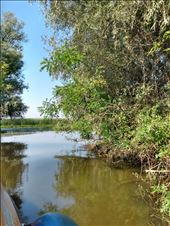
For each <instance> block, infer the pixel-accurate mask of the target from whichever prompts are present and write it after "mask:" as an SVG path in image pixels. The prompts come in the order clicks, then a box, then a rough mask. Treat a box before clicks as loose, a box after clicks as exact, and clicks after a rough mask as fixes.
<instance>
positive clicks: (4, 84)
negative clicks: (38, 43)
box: [0, 13, 27, 118]
mask: <svg viewBox="0 0 170 226" xmlns="http://www.w3.org/2000/svg"><path fill="white" fill-rule="evenodd" d="M23 27H24V24H23V22H20V21H18V20H17V18H16V17H15V16H14V15H13V14H12V13H5V14H4V15H3V16H2V21H1V34H0V39H1V56H0V61H1V87H0V88H1V117H11V118H12V117H20V116H22V115H23V114H24V113H25V112H26V111H27V106H26V105H25V104H23V102H22V98H21V94H22V93H23V90H24V89H25V88H27V86H26V85H25V84H24V76H23V74H22V69H23V64H24V63H23V60H22V58H23V46H22V44H23V42H25V41H26V37H25V34H24V32H23Z"/></svg>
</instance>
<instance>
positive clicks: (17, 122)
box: [1, 118, 65, 128]
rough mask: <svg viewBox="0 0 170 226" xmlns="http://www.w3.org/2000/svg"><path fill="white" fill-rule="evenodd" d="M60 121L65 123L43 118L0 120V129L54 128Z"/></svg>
mask: <svg viewBox="0 0 170 226" xmlns="http://www.w3.org/2000/svg"><path fill="white" fill-rule="evenodd" d="M60 121H64V123H65V119H44V118H42V119H41V118H21V119H1V128H9V127H10V128H13V127H55V125H57V124H58V123H59V122H60ZM60 123H61V122H60Z"/></svg>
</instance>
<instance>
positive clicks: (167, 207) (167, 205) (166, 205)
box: [152, 184, 170, 217]
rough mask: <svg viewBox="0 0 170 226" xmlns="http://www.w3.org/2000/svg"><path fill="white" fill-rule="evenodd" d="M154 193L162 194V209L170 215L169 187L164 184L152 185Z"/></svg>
mask: <svg viewBox="0 0 170 226" xmlns="http://www.w3.org/2000/svg"><path fill="white" fill-rule="evenodd" d="M152 193H153V194H157V195H161V200H159V201H160V202H161V209H160V210H161V212H162V213H167V214H168V216H169V217H170V191H169V189H168V187H167V186H165V185H164V184H162V185H155V186H152Z"/></svg>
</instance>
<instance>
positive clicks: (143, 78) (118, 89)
mask: <svg viewBox="0 0 170 226" xmlns="http://www.w3.org/2000/svg"><path fill="white" fill-rule="evenodd" d="M40 4H42V5H44V6H45V7H44V10H45V11H44V13H45V16H46V19H47V23H48V24H49V25H51V27H52V28H53V29H54V32H56V30H60V29H62V31H66V30H67V29H68V28H69V29H70V30H72V31H73V34H72V37H71V38H70V40H68V41H67V43H66V44H65V45H63V46H60V47H58V46H57V47H54V49H53V51H52V53H51V56H50V57H49V59H45V60H44V61H43V62H42V69H46V70H47V71H48V72H49V73H50V74H51V75H52V76H55V77H56V78H58V77H59V76H60V78H63V79H65V78H67V80H66V81H67V82H65V84H64V85H63V86H62V87H56V89H55V90H54V94H53V98H52V100H51V101H46V102H45V103H44V106H43V107H42V108H41V112H42V113H44V112H45V114H46V115H48V114H49V115H50V116H51V115H52V114H53V112H54V114H58V113H59V112H62V113H63V114H64V115H65V116H66V118H67V119H69V120H70V121H71V123H72V128H74V129H76V130H79V131H80V132H81V134H82V136H85V137H91V135H92V134H94V133H95V134H97V135H98V136H99V137H100V138H102V139H103V142H105V143H107V144H108V146H109V147H110V148H112V149H113V150H114V149H115V150H122V149H123V150H139V151H140V150H141V151H143V150H148V151H149V150H154V153H156V154H155V155H154V158H155V159H156V160H155V159H154V160H155V161H159V162H160V164H161V165H163V167H167V165H166V163H167V162H168V161H169V154H168V153H169V140H170V126H169V125H170V102H169V88H168V87H169V82H170V74H169V71H170V61H169V59H170V58H169V48H170V43H169V40H170V39H169V26H170V17H169V10H170V5H169V1H167V0H165V1H162V0H157V1H154V0H148V1H97V0H95V1H43V2H41V3H40ZM53 38H54V39H55V36H54V37H53ZM50 103H51V104H50ZM43 111H44V112H43ZM163 159H164V160H166V161H164V162H163ZM165 162H166V163H165ZM158 165H159V164H158ZM163 167H162V168H163ZM159 180H160V181H161V179H160V178H159V179H158V181H159ZM161 183H163V182H162V181H161ZM165 183H167V182H165ZM162 194H163V193H162ZM162 202H164V201H163V198H162ZM165 206H167V205H165ZM164 212H167V207H166V208H165V209H164Z"/></svg>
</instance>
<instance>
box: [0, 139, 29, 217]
mask: <svg viewBox="0 0 170 226" xmlns="http://www.w3.org/2000/svg"><path fill="white" fill-rule="evenodd" d="M26 149H27V145H26V144H24V143H14V142H9V143H2V144H1V151H0V154H1V183H2V184H3V186H4V187H5V188H6V190H7V191H8V192H9V194H10V195H11V197H12V199H13V200H14V202H15V204H16V206H17V208H18V210H21V207H22V190H21V189H18V188H19V187H21V185H22V184H23V179H22V178H23V173H24V171H25V170H26V168H28V165H27V164H24V163H23V158H24V157H25V154H24V152H25V150H26ZM19 214H20V215H21V212H19Z"/></svg>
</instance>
